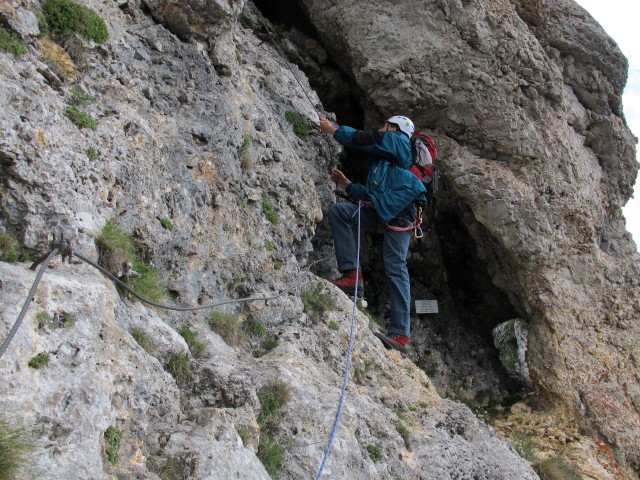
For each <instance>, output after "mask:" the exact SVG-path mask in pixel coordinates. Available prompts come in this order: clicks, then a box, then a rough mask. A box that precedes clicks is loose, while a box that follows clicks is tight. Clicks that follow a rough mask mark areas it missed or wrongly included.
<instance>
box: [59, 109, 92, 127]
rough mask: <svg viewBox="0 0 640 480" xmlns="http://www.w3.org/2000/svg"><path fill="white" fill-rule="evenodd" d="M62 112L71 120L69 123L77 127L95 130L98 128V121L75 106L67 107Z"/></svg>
mask: <svg viewBox="0 0 640 480" xmlns="http://www.w3.org/2000/svg"><path fill="white" fill-rule="evenodd" d="M64 114H65V115H66V116H67V118H68V119H69V120H71V123H73V124H74V125H75V126H76V127H78V128H90V129H91V130H96V129H97V128H98V122H96V121H95V120H94V119H93V118H91V115H89V114H88V113H85V112H83V111H82V110H80V109H78V108H76V107H73V106H69V107H67V108H66V109H65V111H64Z"/></svg>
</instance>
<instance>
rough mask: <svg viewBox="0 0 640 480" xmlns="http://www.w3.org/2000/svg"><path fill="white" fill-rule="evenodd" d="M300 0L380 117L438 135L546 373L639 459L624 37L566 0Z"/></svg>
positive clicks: (493, 271) (483, 253)
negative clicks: (625, 214) (626, 213)
mask: <svg viewBox="0 0 640 480" xmlns="http://www.w3.org/2000/svg"><path fill="white" fill-rule="evenodd" d="M303 3H304V5H305V7H306V10H307V11H308V13H309V16H310V18H311V20H312V21H313V23H314V25H315V26H316V28H317V30H318V32H319V34H320V35H321V37H322V38H323V39H324V43H325V45H326V48H327V49H328V50H329V52H330V55H332V57H333V58H334V59H335V60H336V61H337V62H339V63H340V65H342V67H343V68H344V70H345V71H346V72H348V74H349V76H350V77H351V78H352V80H353V81H354V82H356V83H357V84H358V86H359V87H360V89H361V90H362V91H363V92H365V93H364V95H365V98H366V100H365V101H364V102H366V104H367V105H368V107H369V109H368V110H365V113H366V114H367V118H368V119H369V123H370V124H372V125H373V124H375V122H377V121H378V118H379V117H380V116H388V115H390V114H395V113H403V114H406V115H408V116H410V117H412V118H413V119H414V121H415V122H416V124H417V125H418V126H421V127H422V128H430V129H432V131H435V132H437V133H439V134H440V135H441V136H439V137H438V140H440V145H441V147H442V146H444V152H443V154H442V155H441V157H442V160H441V164H442V165H443V169H444V172H445V181H446V187H447V188H448V189H450V195H451V197H450V198H448V199H447V201H449V200H450V201H451V204H448V205H447V208H448V209H450V211H451V212H453V213H454V214H455V215H456V216H458V217H459V218H461V219H462V220H463V222H464V223H465V224H466V225H467V227H468V228H469V231H470V233H471V235H472V237H473V241H474V242H475V244H476V249H477V252H478V256H479V257H480V258H482V259H483V260H484V261H486V265H487V268H488V271H489V273H490V276H491V278H492V281H493V283H494V284H495V285H497V286H498V287H499V288H500V289H501V290H503V291H504V292H506V293H507V294H508V296H509V299H510V302H511V304H512V305H513V306H514V307H515V309H516V310H517V311H518V312H519V313H520V314H521V315H523V316H524V318H526V319H527V321H528V322H530V338H529V357H528V360H529V368H530V372H531V377H532V379H533V381H534V383H535V386H536V389H539V390H542V391H545V392H546V394H547V395H548V396H549V397H551V398H553V399H554V403H555V405H556V406H561V407H563V408H565V409H566V410H567V411H568V412H571V415H575V416H576V417H582V416H585V417H586V418H587V419H589V420H588V422H589V423H592V426H593V427H595V429H596V430H597V431H598V432H599V433H600V434H601V435H603V437H604V438H605V439H607V440H608V441H609V442H612V443H613V444H615V445H617V446H618V447H619V448H620V449H621V450H623V451H624V452H625V456H626V458H627V461H628V463H629V464H630V465H633V468H634V469H635V470H636V472H638V471H640V457H638V453H637V448H636V445H638V443H639V441H640V437H639V435H640V429H639V427H640V415H639V412H640V409H639V408H638V404H637V393H636V392H637V391H638V388H639V386H640V384H639V379H638V367H639V364H638V359H639V358H640V357H639V355H640V351H639V350H638V342H637V339H638V335H639V334H640V330H639V329H640V327H639V325H638V322H637V321H635V320H636V319H637V318H638V315H639V313H640V310H639V306H640V304H639V301H640V298H639V297H640V295H639V294H640V290H639V280H638V279H639V278H640V276H639V273H640V271H639V265H640V262H638V260H639V257H638V254H637V252H636V250H635V248H634V245H633V242H632V241H631V239H630V236H629V234H628V233H627V232H625V230H624V224H623V221H622V217H621V207H622V206H623V205H624V203H625V202H626V201H627V199H628V198H629V196H630V195H631V193H632V186H633V183H634V180H635V177H636V175H637V171H638V164H637V162H636V160H635V144H636V139H635V138H634V137H633V135H632V134H631V132H630V131H629V129H628V128H627V126H626V124H625V121H624V117H623V116H622V108H621V92H622V88H623V85H624V83H625V80H626V68H627V64H626V60H625V59H624V57H623V56H622V54H621V53H620V51H619V49H618V48H617V46H616V45H615V44H614V43H613V42H612V41H611V39H609V38H608V37H607V36H606V34H605V33H604V31H603V30H602V29H601V28H600V27H599V25H597V23H595V22H594V21H593V19H592V18H591V17H590V16H589V15H588V14H587V13H586V12H585V11H584V10H583V9H582V8H580V7H578V6H577V5H575V4H574V3H573V2H570V1H534V2H518V1H514V2H509V1H506V0H505V1H498V2H495V1H491V2H489V1H486V2H485V1H471V2H447V1H442V2H431V3H429V5H428V6H425V8H421V9H418V8H409V7H408V5H407V4H405V3H403V2H396V3H394V4H392V5H390V4H388V2H375V1H374V2H373V3H370V4H369V5H368V6H367V8H366V9H363V8H361V6H360V5H358V4H356V3H354V2H331V3H330V4H327V2H324V1H319V0H317V1H314V0H304V1H303ZM365 10H366V11H365ZM443 237H444V239H443V241H444V242H446V241H447V239H446V235H443ZM605 399H607V400H605ZM605 404H606V406H605ZM614 412H615V413H614ZM614 417H615V420H614Z"/></svg>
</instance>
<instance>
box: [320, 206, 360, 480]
mask: <svg viewBox="0 0 640 480" xmlns="http://www.w3.org/2000/svg"><path fill="white" fill-rule="evenodd" d="M361 209H362V203H358V208H357V210H356V211H355V213H354V214H353V216H355V215H356V214H357V215H358V242H357V252H356V286H355V289H354V291H353V309H352V311H351V331H350V333H349V348H348V349H347V363H346V365H345V368H344V376H343V378H342V392H341V393H340V402H339V403H338V411H337V412H336V419H335V421H334V422H333V430H332V431H331V437H329V444H328V445H327V450H326V451H325V453H324V458H323V459H322V464H321V465H320V470H319V471H318V476H317V477H316V480H320V478H321V477H322V473H323V471H324V467H325V465H326V463H327V460H328V458H329V454H330V453H331V446H332V445H333V439H334V437H335V436H336V432H337V431H338V426H339V425H340V417H341V416H342V406H343V405H344V399H345V395H346V391H347V381H348V379H349V367H350V366H351V351H352V349H353V337H354V331H355V324H356V308H357V302H358V272H359V269H360V210H361Z"/></svg>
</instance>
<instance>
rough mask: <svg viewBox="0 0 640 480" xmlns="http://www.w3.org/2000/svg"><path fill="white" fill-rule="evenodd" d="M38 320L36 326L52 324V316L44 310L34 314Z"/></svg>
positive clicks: (41, 327)
mask: <svg viewBox="0 0 640 480" xmlns="http://www.w3.org/2000/svg"><path fill="white" fill-rule="evenodd" d="M36 320H38V328H40V329H43V328H45V327H51V326H52V325H53V317H52V316H51V315H49V314H48V313H45V312H40V313H38V314H37V315H36Z"/></svg>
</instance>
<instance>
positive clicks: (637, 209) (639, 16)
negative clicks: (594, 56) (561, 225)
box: [575, 0, 640, 250]
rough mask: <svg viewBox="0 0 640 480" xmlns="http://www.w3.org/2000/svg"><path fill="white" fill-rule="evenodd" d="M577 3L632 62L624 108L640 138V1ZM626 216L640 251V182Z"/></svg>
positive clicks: (633, 130)
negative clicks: (639, 21)
mask: <svg viewBox="0 0 640 480" xmlns="http://www.w3.org/2000/svg"><path fill="white" fill-rule="evenodd" d="M575 1H576V3H578V4H579V5H581V6H582V8H584V9H585V10H587V11H588V12H589V13H590V14H591V16H592V17H593V18H595V19H596V20H597V21H598V23H599V24H600V25H602V27H603V28H604V29H605V31H606V32H607V33H608V34H609V36H610V37H611V38H613V40H614V41H615V42H616V43H617V44H618V46H619V47H620V50H622V53H623V54H624V55H625V56H626V57H627V59H628V60H629V78H628V79H627V86H626V88H625V90H624V93H623V95H622V106H623V108H624V116H625V118H626V119H627V124H628V125H629V128H630V129H631V131H632V132H633V134H634V135H635V136H636V137H640V26H639V24H638V20H640V1H638V0H607V1H603V0H575ZM637 158H638V157H637V153H636V160H637ZM639 177H640V176H639ZM622 213H623V214H624V216H625V218H626V219H627V230H628V231H630V232H631V234H632V235H633V240H634V241H635V242H636V248H637V249H639V250H640V181H638V180H636V186H635V189H634V198H632V199H630V200H629V202H628V203H627V205H626V206H625V207H624V208H623V209H622Z"/></svg>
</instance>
